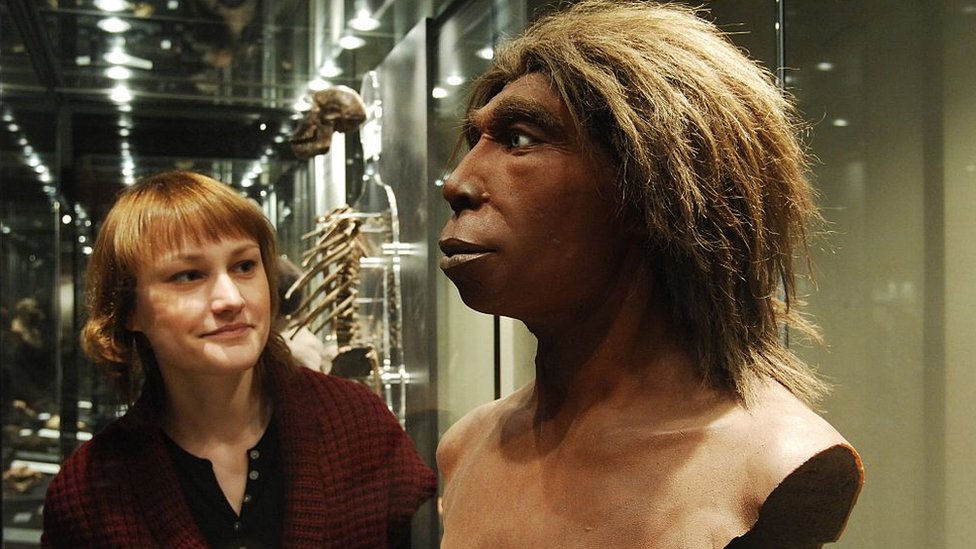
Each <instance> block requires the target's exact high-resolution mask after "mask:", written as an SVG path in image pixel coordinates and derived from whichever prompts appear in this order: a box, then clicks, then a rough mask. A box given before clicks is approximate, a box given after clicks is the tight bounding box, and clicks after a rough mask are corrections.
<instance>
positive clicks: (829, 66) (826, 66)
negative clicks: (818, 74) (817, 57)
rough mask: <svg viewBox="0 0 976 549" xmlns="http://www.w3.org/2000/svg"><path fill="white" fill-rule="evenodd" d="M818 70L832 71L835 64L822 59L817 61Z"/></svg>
mask: <svg viewBox="0 0 976 549" xmlns="http://www.w3.org/2000/svg"><path fill="white" fill-rule="evenodd" d="M817 70H818V71H824V72H827V71H832V70H834V64H833V63H831V62H830V61H821V62H819V63H817Z"/></svg>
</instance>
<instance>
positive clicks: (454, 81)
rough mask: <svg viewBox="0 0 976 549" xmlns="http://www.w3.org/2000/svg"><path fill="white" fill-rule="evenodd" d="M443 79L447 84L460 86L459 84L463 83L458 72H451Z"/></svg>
mask: <svg viewBox="0 0 976 549" xmlns="http://www.w3.org/2000/svg"><path fill="white" fill-rule="evenodd" d="M444 81H445V82H447V85H449V86H460V85H461V84H464V77H463V76H461V75H460V74H452V75H450V76H448V77H447V78H445V79H444Z"/></svg>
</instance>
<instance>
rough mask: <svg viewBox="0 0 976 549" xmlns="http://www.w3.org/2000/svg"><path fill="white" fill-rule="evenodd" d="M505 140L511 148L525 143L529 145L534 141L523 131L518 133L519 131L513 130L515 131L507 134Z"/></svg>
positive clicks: (522, 145)
mask: <svg viewBox="0 0 976 549" xmlns="http://www.w3.org/2000/svg"><path fill="white" fill-rule="evenodd" d="M506 141H507V145H508V146H509V147H511V148H513V149H517V148H519V147H524V146H526V145H531V144H532V143H533V142H534V140H533V139H532V138H531V137H529V136H528V135H525V134H524V133H520V132H515V131H513V132H511V133H509V134H508V138H507V140H506Z"/></svg>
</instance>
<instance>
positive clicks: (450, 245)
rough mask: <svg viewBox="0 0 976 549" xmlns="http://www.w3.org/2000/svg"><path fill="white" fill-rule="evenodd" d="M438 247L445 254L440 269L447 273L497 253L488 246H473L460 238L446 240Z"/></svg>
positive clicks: (439, 243)
mask: <svg viewBox="0 0 976 549" xmlns="http://www.w3.org/2000/svg"><path fill="white" fill-rule="evenodd" d="M438 246H440V249H441V251H442V252H444V257H442V258H441V262H440V267H441V269H442V270H445V271H447V270H449V269H453V268H455V267H458V266H460V265H463V264H465V263H468V262H471V261H474V260H476V259H480V258H482V257H485V256H487V255H489V254H491V253H493V252H494V251H495V250H494V249H492V248H489V247H487V246H482V245H480V244H473V243H471V242H467V241H464V240H460V239H458V238H446V239H444V240H441V241H440V242H438Z"/></svg>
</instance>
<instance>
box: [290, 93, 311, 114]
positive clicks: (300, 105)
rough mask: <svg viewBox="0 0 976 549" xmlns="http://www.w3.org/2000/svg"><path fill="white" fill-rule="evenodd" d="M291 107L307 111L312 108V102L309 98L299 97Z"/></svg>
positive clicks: (299, 110)
mask: <svg viewBox="0 0 976 549" xmlns="http://www.w3.org/2000/svg"><path fill="white" fill-rule="evenodd" d="M291 108H293V109H295V110H296V111H298V112H305V111H307V110H309V109H311V108H312V104H311V103H309V102H308V99H306V98H304V97H302V98H299V99H298V100H297V101H295V102H294V103H293V104H292V106H291Z"/></svg>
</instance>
